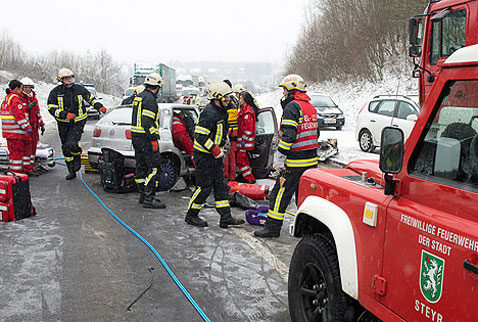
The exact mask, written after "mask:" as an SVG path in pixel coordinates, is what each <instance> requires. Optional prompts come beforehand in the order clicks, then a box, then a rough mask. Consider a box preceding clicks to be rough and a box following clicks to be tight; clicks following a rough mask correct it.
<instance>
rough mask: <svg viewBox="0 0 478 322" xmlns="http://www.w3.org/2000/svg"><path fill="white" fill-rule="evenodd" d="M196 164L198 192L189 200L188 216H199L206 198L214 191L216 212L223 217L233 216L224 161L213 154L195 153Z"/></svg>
mask: <svg viewBox="0 0 478 322" xmlns="http://www.w3.org/2000/svg"><path fill="white" fill-rule="evenodd" d="M194 161H195V162H196V172H195V176H196V186H197V188H196V190H195V191H194V193H193V195H192V196H191V199H189V206H188V213H187V215H188V216H197V215H198V214H199V211H200V210H201V207H202V205H203V203H204V201H206V198H207V197H208V196H209V194H210V193H211V190H213V189H214V199H215V200H216V211H217V212H218V213H219V214H220V215H221V217H228V216H230V215H231V207H230V206H229V186H228V185H227V184H226V181H225V180H224V164H223V162H224V160H223V159H214V158H213V156H212V155H211V154H206V153H201V152H196V151H194Z"/></svg>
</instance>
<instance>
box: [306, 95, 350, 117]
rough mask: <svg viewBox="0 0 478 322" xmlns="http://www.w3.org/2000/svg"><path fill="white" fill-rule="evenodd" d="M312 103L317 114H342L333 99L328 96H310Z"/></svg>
mask: <svg viewBox="0 0 478 322" xmlns="http://www.w3.org/2000/svg"><path fill="white" fill-rule="evenodd" d="M310 103H311V104H312V105H314V107H315V109H316V110H317V112H327V113H338V114H340V113H342V111H341V110H340V109H339V108H338V107H337V105H336V104H335V103H334V101H332V99H331V98H330V97H329V96H327V95H313V94H312V95H310Z"/></svg>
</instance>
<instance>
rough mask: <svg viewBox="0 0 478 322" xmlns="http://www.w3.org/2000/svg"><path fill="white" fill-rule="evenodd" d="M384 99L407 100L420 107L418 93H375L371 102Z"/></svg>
mask: <svg viewBox="0 0 478 322" xmlns="http://www.w3.org/2000/svg"><path fill="white" fill-rule="evenodd" d="M383 100H397V101H405V102H409V103H413V105H415V106H416V107H417V108H418V95H416V94H409V95H401V94H397V95H391V94H382V95H375V96H374V97H373V98H372V99H371V100H370V102H372V101H383Z"/></svg>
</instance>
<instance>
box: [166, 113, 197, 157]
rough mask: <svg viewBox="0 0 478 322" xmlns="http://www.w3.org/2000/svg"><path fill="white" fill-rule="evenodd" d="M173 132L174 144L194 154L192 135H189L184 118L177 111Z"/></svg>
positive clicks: (174, 116) (174, 117)
mask: <svg viewBox="0 0 478 322" xmlns="http://www.w3.org/2000/svg"><path fill="white" fill-rule="evenodd" d="M171 132H172V134H173V142H174V145H175V146H176V147H177V148H178V149H179V150H181V151H185V152H187V153H189V154H190V155H191V156H192V155H193V141H192V140H191V137H190V136H189V133H188V130H187V128H186V124H185V123H184V120H183V119H182V117H181V116H180V115H179V114H177V113H174V114H173V128H172V131H171Z"/></svg>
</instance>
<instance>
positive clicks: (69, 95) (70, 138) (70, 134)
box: [48, 68, 106, 180]
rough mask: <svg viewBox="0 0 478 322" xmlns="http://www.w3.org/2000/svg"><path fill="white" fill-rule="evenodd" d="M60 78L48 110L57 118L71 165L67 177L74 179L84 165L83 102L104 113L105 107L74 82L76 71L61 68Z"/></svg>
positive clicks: (86, 115) (62, 145) (63, 147)
mask: <svg viewBox="0 0 478 322" xmlns="http://www.w3.org/2000/svg"><path fill="white" fill-rule="evenodd" d="M57 80H58V81H60V85H58V86H56V87H55V88H54V89H52V91H51V92H50V95H49V96H48V112H50V114H51V115H52V116H53V117H54V118H55V119H56V121H57V124H58V133H59V135H60V141H61V149H62V152H63V156H64V157H65V162H66V165H67V168H68V175H67V176H66V180H71V179H74V178H76V172H77V171H79V170H80V168H81V152H82V150H81V147H80V145H79V142H80V140H81V135H82V134H83V128H84V127H85V124H86V119H87V117H88V113H87V111H86V106H85V104H84V102H85V101H86V102H88V103H89V104H90V105H91V106H93V107H94V108H96V109H97V110H98V111H99V112H102V113H105V112H106V108H105V107H104V106H103V104H101V103H100V102H98V101H97V100H96V97H95V96H94V95H92V94H91V93H90V92H89V91H88V90H87V89H86V88H84V87H83V86H82V85H79V84H75V75H74V73H73V72H72V71H71V70H70V69H68V68H62V69H60V70H59V71H58V77H57Z"/></svg>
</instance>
